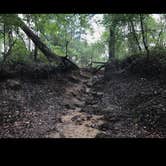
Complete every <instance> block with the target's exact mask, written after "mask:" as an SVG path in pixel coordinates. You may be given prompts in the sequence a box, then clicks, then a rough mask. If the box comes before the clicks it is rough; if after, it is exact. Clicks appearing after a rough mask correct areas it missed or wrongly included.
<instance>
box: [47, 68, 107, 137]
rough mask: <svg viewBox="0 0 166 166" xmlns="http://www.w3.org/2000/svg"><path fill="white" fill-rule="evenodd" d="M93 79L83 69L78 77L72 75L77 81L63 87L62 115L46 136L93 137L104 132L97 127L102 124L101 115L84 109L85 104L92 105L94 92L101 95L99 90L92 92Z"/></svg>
mask: <svg viewBox="0 0 166 166" xmlns="http://www.w3.org/2000/svg"><path fill="white" fill-rule="evenodd" d="M95 79H96V77H94V76H93V75H92V74H91V73H90V72H88V71H83V70H82V71H80V75H79V77H78V76H74V75H73V76H72V80H77V81H75V83H74V84H73V83H72V84H70V85H68V86H67V87H66V88H65V92H64V93H63V96H64V100H63V104H64V106H65V109H64V110H63V115H62V116H61V117H60V122H59V123H57V124H56V126H55V129H54V130H52V131H49V132H48V133H47V135H46V137H47V138H94V137H96V136H97V135H98V134H101V133H104V132H103V131H101V130H100V129H99V126H101V125H102V124H104V121H103V115H95V114H91V113H88V112H85V111H84V109H85V108H86V107H87V105H91V107H93V106H94V105H93V102H95V101H94V100H93V99H94V98H93V95H94V94H95V95H101V92H100V93H98V92H95V93H94V92H92V87H93V84H94V80H95ZM92 94H93V95H92Z"/></svg>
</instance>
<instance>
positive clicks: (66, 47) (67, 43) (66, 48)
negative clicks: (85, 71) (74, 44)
mask: <svg viewBox="0 0 166 166" xmlns="http://www.w3.org/2000/svg"><path fill="white" fill-rule="evenodd" d="M68 45H69V41H66V45H65V54H66V58H67V57H68Z"/></svg>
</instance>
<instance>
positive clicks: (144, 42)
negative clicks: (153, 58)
mask: <svg viewBox="0 0 166 166" xmlns="http://www.w3.org/2000/svg"><path fill="white" fill-rule="evenodd" d="M140 22H141V32H142V40H143V44H144V47H145V50H146V53H147V60H149V48H148V45H147V39H146V37H145V30H144V25H143V17H142V14H140Z"/></svg>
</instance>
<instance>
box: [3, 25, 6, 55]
mask: <svg viewBox="0 0 166 166" xmlns="http://www.w3.org/2000/svg"><path fill="white" fill-rule="evenodd" d="M3 46H4V57H5V54H6V25H5V24H4V25H3Z"/></svg>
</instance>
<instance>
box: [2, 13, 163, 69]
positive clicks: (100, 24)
mask: <svg viewBox="0 0 166 166" xmlns="http://www.w3.org/2000/svg"><path fill="white" fill-rule="evenodd" d="M18 18H19V19H20V20H21V21H22V22H24V23H25V25H26V26H27V27H28V28H29V29H30V30H32V32H34V34H35V35H37V36H38V37H39V38H40V40H41V42H43V43H44V44H45V45H46V46H47V47H48V48H49V49H50V50H52V52H54V53H55V54H56V55H58V56H62V57H67V58H68V59H70V60H72V61H73V62H74V63H76V64H77V65H78V66H81V67H87V66H91V65H95V64H93V62H106V61H107V60H108V59H110V58H111V57H114V58H117V59H124V58H125V57H127V56H131V55H133V54H137V55H142V54H144V55H146V56H147V57H148V56H150V55H149V54H150V53H151V52H152V51H156V50H157V51H165V44H166V43H165V39H166V32H165V26H166V23H165V22H166V15H165V14H1V15H0V50H1V51H0V61H1V62H5V63H6V62H13V61H14V62H15V61H23V62H32V61H44V62H45V63H47V62H48V61H47V58H46V57H45V56H43V52H42V51H41V50H40V48H39V47H38V46H37V45H36V44H35V43H34V41H33V40H32V38H30V37H29V36H27V34H26V33H25V32H24V31H23V29H22V28H21V26H20V25H19V22H18Z"/></svg>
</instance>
